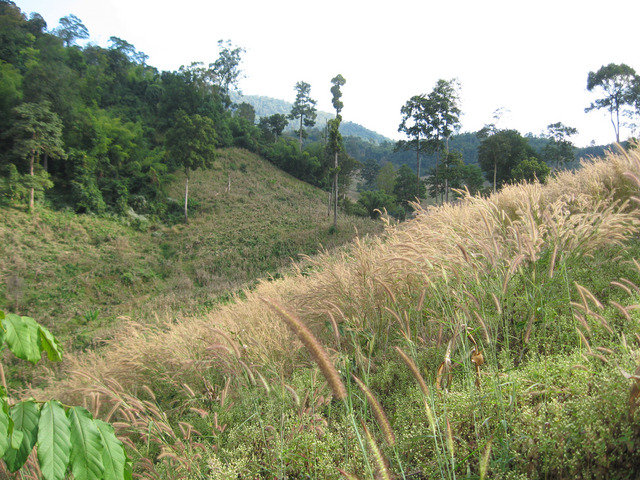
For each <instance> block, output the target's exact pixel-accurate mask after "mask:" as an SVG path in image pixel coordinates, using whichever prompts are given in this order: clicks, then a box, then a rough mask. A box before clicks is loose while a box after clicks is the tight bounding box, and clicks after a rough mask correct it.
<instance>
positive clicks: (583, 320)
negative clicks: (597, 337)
mask: <svg viewBox="0 0 640 480" xmlns="http://www.w3.org/2000/svg"><path fill="white" fill-rule="evenodd" d="M573 318H575V319H576V320H578V321H579V322H580V324H581V325H582V326H583V327H584V329H585V330H586V331H587V332H589V333H591V327H590V326H589V322H587V319H586V318H585V317H583V316H582V315H580V314H579V313H574V314H573ZM576 328H577V327H576Z"/></svg>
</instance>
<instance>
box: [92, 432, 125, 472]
mask: <svg viewBox="0 0 640 480" xmlns="http://www.w3.org/2000/svg"><path fill="white" fill-rule="evenodd" d="M95 422H96V425H97V427H98V431H99V432H100V436H101V437H102V444H103V445H104V450H103V451H102V463H103V465H104V478H105V480H111V479H116V480H122V479H123V478H125V467H126V464H127V460H128V458H127V454H126V453H125V450H124V445H123V444H122V442H121V441H120V440H118V438H117V437H116V434H115V432H114V431H113V427H112V426H111V425H110V424H108V423H107V422H103V421H102V420H97V419H96V420H95Z"/></svg>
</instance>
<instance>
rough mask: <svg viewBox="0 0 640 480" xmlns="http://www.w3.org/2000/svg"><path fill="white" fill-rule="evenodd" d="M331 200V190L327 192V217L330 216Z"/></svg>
mask: <svg viewBox="0 0 640 480" xmlns="http://www.w3.org/2000/svg"><path fill="white" fill-rule="evenodd" d="M332 199H333V188H331V191H330V192H327V217H330V216H331V200H332Z"/></svg>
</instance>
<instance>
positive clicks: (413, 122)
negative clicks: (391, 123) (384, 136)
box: [396, 95, 428, 191]
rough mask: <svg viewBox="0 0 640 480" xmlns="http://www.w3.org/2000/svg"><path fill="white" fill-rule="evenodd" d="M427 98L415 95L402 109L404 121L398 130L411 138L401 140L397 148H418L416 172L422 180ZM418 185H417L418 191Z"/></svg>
mask: <svg viewBox="0 0 640 480" xmlns="http://www.w3.org/2000/svg"><path fill="white" fill-rule="evenodd" d="M426 110H427V98H426V97H425V96H424V95H414V96H413V97H411V98H410V99H409V100H407V103H405V104H404V105H403V106H402V108H401V109H400V113H401V114H402V122H401V123H400V126H398V131H399V132H403V133H404V134H406V135H407V136H408V137H409V138H411V140H409V141H408V142H405V141H400V142H398V143H397V144H396V149H397V150H408V149H410V148H415V150H416V174H417V177H418V180H417V181H418V182H419V181H420V152H421V145H420V139H421V138H424V137H426V135H427V121H428V120H427V113H426ZM417 189H418V187H416V191H417Z"/></svg>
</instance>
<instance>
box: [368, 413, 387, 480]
mask: <svg viewBox="0 0 640 480" xmlns="http://www.w3.org/2000/svg"><path fill="white" fill-rule="evenodd" d="M361 423H362V429H363V430H364V434H365V438H366V439H367V445H369V450H370V451H371V455H372V456H373V460H374V463H375V466H376V478H380V479H382V480H391V479H392V476H391V471H390V470H389V465H388V463H387V459H386V458H385V456H384V455H383V454H382V451H381V450H380V447H379V446H378V444H377V443H376V439H375V438H373V435H372V434H371V432H370V431H369V429H368V428H367V425H366V424H365V423H364V422H361Z"/></svg>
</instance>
